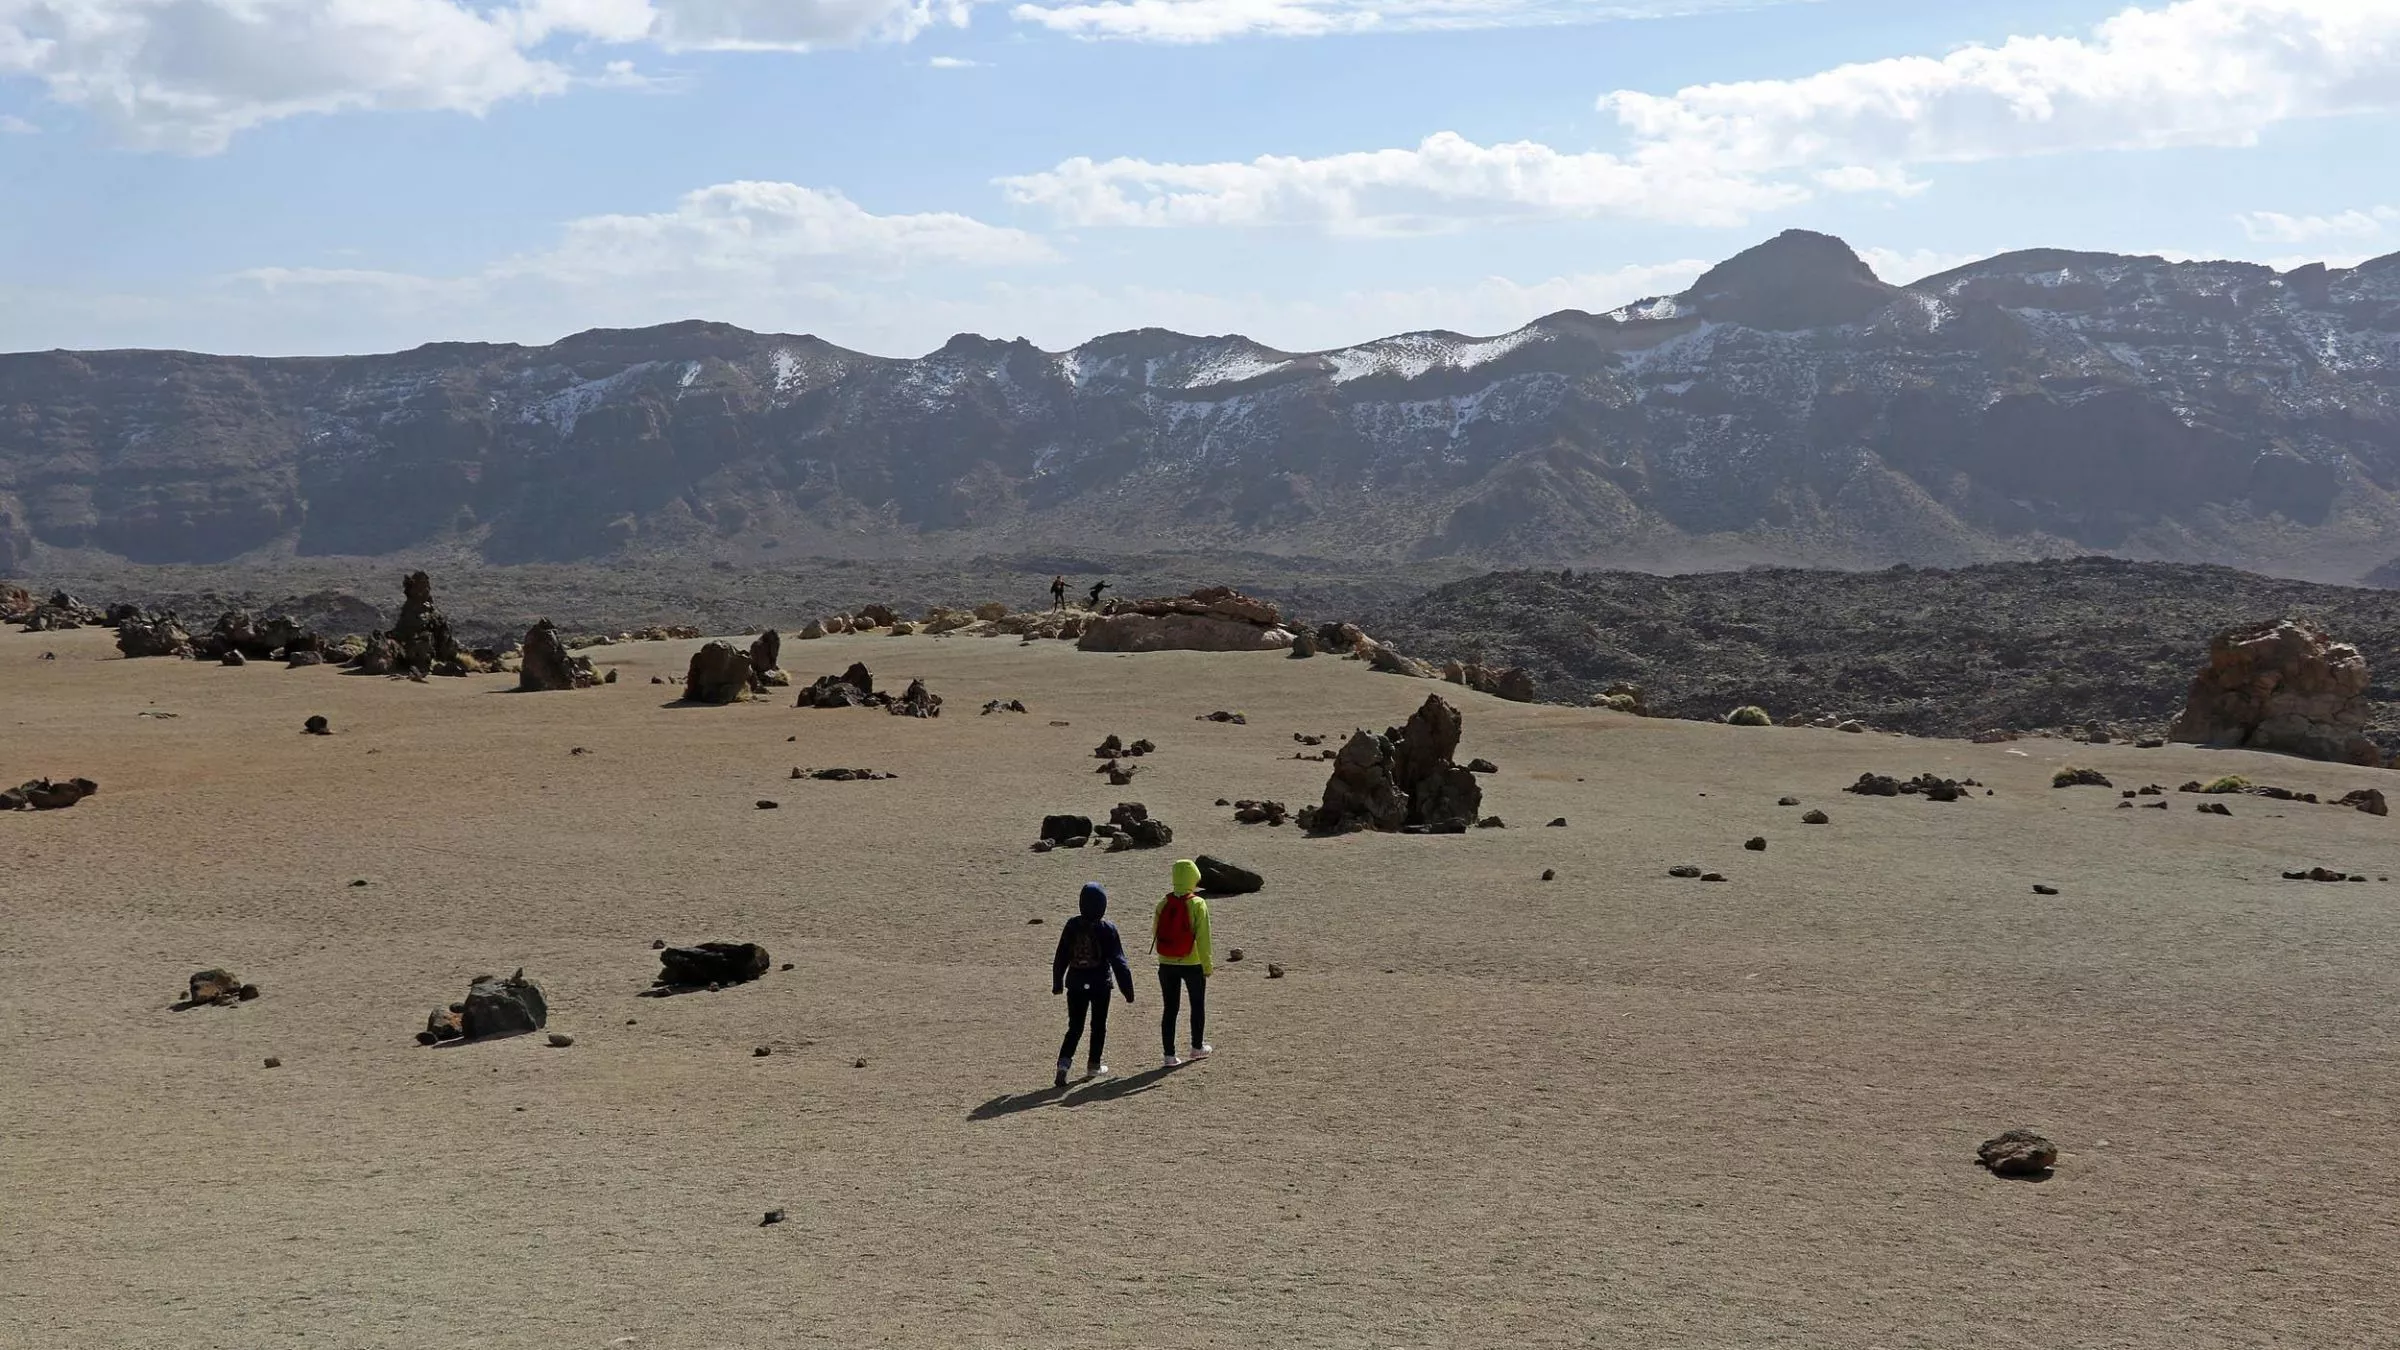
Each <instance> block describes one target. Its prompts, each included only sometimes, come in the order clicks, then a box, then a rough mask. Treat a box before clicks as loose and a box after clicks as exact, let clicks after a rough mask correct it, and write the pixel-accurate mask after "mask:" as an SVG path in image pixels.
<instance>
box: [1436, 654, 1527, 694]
mask: <svg viewBox="0 0 2400 1350" xmlns="http://www.w3.org/2000/svg"><path fill="white" fill-rule="evenodd" d="M1442 678H1443V679H1445V680H1448V681H1449V682H1450V683H1452V684H1463V685H1465V686H1466V687H1467V688H1469V689H1472V690H1474V691H1475V692H1477V693H1479V694H1490V695H1492V696H1493V697H1494V698H1504V699H1507V700H1509V701H1510V702H1512V703H1531V702H1533V676H1532V675H1531V674H1529V673H1527V672H1526V670H1525V669H1524V668H1523V667H1521V666H1483V665H1477V664H1475V663H1474V662H1472V661H1452V662H1450V663H1449V664H1448V665H1445V666H1444V667H1442Z"/></svg>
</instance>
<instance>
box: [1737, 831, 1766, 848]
mask: <svg viewBox="0 0 2400 1350" xmlns="http://www.w3.org/2000/svg"><path fill="white" fill-rule="evenodd" d="M1742 847H1743V848H1746V849H1748V850H1750V851H1751V852H1752V853H1764V852H1766V851H1767V837H1766V836H1765V835H1763V834H1754V835H1752V836H1750V837H1749V838H1748V839H1745V840H1743V841H1742Z"/></svg>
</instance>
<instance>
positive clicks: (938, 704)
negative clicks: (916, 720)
mask: <svg viewBox="0 0 2400 1350" xmlns="http://www.w3.org/2000/svg"><path fill="white" fill-rule="evenodd" d="M884 711H885V712H888V713H890V714H891V715H892V716H894V717H939V716H941V715H942V696H941V695H940V694H937V693H935V692H933V691H932V690H930V689H928V688H926V687H925V682H924V681H923V680H910V681H909V682H908V688H907V689H905V690H903V691H902V692H901V694H900V697H898V698H896V699H893V700H892V701H891V702H890V703H889V704H886V705H885V707H884Z"/></svg>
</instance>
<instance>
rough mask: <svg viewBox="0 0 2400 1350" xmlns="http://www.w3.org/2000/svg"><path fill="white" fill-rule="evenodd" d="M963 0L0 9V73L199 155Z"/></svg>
mask: <svg viewBox="0 0 2400 1350" xmlns="http://www.w3.org/2000/svg"><path fill="white" fill-rule="evenodd" d="M970 3H971V0H520V2H519V3H514V4H492V3H487V2H486V0H0V79H5V78H8V77H11V76H14V77H19V78H25V79H30V80H33V81H35V82H36V83H38V84H40V85H41V86H42V87H43V89H44V90H45V91H46V92H47V93H48V95H49V97H50V98H51V99H52V100H53V101H55V102H58V103H61V104H64V105H67V106H70V107H75V108H80V109H83V110H85V111H87V112H88V113H90V114H91V115H92V116H93V117H94V118H95V119H96V120H98V121H99V122H100V123H101V124H102V125H103V126H104V127H105V128H106V129H107V130H108V131H109V132H110V133H111V134H112V135H113V136H114V137H115V138H117V139H118V140H120V141H122V142H123V143H125V144H128V145H132V146H135V147H139V148H144V149H154V150H170V151H178V152H182V153H186V154H213V153H215V152H217V151H220V150H222V149H224V148H225V146H226V145H227V144H228V143H229V142H230V141H231V140H232V139H233V137H235V136H237V135H239V134H240V133H242V132H244V131H247V130H249V129H251V128H253V127H258V126H262V125H264V124H266V123H269V122H273V121H276V120H278V119H281V118H287V117H296V116H302V115H306V114H312V113H314V114H323V113H338V112H354V111H439V112H458V113H468V114H472V115H477V116H480V115H482V114H484V113H486V112H489V111H490V110H491V109H492V108H494V107H496V106H498V105H500V104H502V103H505V102H508V101H510V100H512V99H523V98H538V97H543V96H546V95H553V94H558V93H561V92H564V91H565V90H566V89H568V88H570V87H572V86H573V85H574V84H576V83H577V82H578V81H583V82H587V83H597V84H607V85H617V86H626V85H635V84H641V83H643V82H644V81H643V80H642V78H641V77H640V76H639V75H637V74H636V73H635V72H634V70H633V68H632V66H631V65H630V64H629V63H627V62H624V61H611V62H608V63H607V64H606V65H604V66H603V67H602V68H601V69H600V70H599V71H598V72H596V73H591V74H584V73H581V72H579V71H578V70H577V69H576V68H575V66H574V60H575V59H576V56H575V54H574V53H572V52H568V51H562V50H561V49H562V48H572V47H574V46H576V44H579V43H599V44H603V45H609V44H615V45H623V44H631V43H646V44H649V45H651V46H654V47H657V48H661V49H665V50H669V51H680V50H722V49H765V48H773V49H780V50H805V49H809V48H814V47H826V46H846V45H851V44H855V43H860V42H867V41H874V40H894V41H905V40H907V39H908V38H911V37H914V36H915V35H916V34H917V33H919V32H921V31H923V30H924V29H925V28H927V27H929V26H931V25H933V24H935V23H943V22H947V23H957V24H963V23H964V22H965V21H966V16H967V11H968V8H969V5H970Z"/></svg>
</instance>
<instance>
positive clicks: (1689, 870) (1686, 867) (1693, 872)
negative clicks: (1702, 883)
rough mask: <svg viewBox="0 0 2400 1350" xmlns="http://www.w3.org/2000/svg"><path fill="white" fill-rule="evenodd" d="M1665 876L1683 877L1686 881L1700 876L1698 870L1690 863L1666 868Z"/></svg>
mask: <svg viewBox="0 0 2400 1350" xmlns="http://www.w3.org/2000/svg"><path fill="white" fill-rule="evenodd" d="M1667 875H1668V876H1671V877H1684V878H1687V879H1688V878H1691V877H1696V876H1698V875H1700V869H1699V868H1697V867H1694V866H1692V865H1691V864H1690V863H1684V864H1682V865H1681V866H1677V867H1670V868H1668V869H1667Z"/></svg>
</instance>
